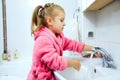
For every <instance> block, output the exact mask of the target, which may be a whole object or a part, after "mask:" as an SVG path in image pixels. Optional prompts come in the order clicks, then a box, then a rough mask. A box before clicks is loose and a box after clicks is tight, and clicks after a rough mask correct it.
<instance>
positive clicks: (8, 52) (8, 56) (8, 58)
mask: <svg viewBox="0 0 120 80" xmlns="http://www.w3.org/2000/svg"><path fill="white" fill-rule="evenodd" d="M7 60H8V61H10V51H7Z"/></svg>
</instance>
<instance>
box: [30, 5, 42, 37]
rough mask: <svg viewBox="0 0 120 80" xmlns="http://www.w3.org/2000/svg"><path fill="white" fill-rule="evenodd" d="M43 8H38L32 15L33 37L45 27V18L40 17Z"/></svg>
mask: <svg viewBox="0 0 120 80" xmlns="http://www.w3.org/2000/svg"><path fill="white" fill-rule="evenodd" d="M42 9H43V7H42V6H41V5H39V6H37V7H36V8H35V9H34V11H33V14H32V21H31V35H32V34H34V33H35V32H36V31H38V30H39V29H40V27H41V25H43V17H41V16H40V11H42Z"/></svg>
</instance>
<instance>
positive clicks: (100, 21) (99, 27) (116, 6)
mask: <svg viewBox="0 0 120 80" xmlns="http://www.w3.org/2000/svg"><path fill="white" fill-rule="evenodd" d="M119 14H120V0H115V1H114V2H113V3H111V4H110V5H108V6H106V7H105V8H103V9H101V10H98V11H96V12H88V13H84V14H83V25H84V26H83V35H82V36H83V41H84V42H86V43H87V44H90V45H94V46H100V47H103V48H105V49H106V50H108V51H109V52H110V54H111V55H112V56H113V58H114V60H115V63H116V65H117V66H118V68H119V69H120V67H119V66H120V52H119V49H120V37H119V35H120V31H119V30H120V15H119ZM89 31H93V32H94V37H93V38H88V35H87V33H88V32H89Z"/></svg>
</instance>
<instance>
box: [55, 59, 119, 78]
mask: <svg viewBox="0 0 120 80" xmlns="http://www.w3.org/2000/svg"><path fill="white" fill-rule="evenodd" d="M119 73H120V71H118V70H117V69H112V68H104V67H102V61H101V59H81V69H80V71H76V70H75V69H73V68H67V69H66V70H64V71H56V72H55V75H56V77H57V79H58V80H120V76H119Z"/></svg>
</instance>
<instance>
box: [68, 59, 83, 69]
mask: <svg viewBox="0 0 120 80" xmlns="http://www.w3.org/2000/svg"><path fill="white" fill-rule="evenodd" d="M80 66H81V64H80V60H79V59H76V60H68V67H73V68H74V69H76V70H77V71H79V70H80Z"/></svg>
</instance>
